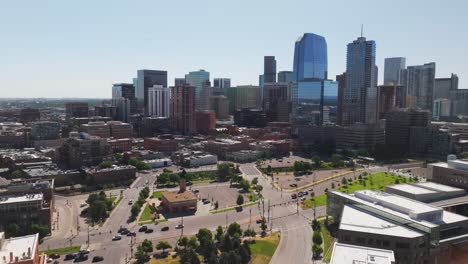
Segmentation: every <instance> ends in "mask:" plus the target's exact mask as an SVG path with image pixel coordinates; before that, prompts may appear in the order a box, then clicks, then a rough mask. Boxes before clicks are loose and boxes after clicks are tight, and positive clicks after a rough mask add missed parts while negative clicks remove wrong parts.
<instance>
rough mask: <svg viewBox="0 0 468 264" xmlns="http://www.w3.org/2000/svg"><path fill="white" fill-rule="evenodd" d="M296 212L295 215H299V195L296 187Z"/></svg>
mask: <svg viewBox="0 0 468 264" xmlns="http://www.w3.org/2000/svg"><path fill="white" fill-rule="evenodd" d="M296 195H297V197H296V210H297V211H296V212H297V215H299V193H298V192H297V187H296Z"/></svg>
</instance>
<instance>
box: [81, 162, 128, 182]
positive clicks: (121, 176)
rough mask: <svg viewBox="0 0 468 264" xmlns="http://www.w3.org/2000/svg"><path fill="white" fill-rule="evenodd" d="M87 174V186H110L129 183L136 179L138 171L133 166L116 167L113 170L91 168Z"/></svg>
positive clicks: (86, 170)
mask: <svg viewBox="0 0 468 264" xmlns="http://www.w3.org/2000/svg"><path fill="white" fill-rule="evenodd" d="M84 171H85V172H86V177H87V178H86V181H87V184H93V185H94V184H110V183H118V182H128V180H133V179H135V178H136V172H137V169H136V168H135V167H133V166H131V165H126V166H115V165H113V166H112V167H111V168H99V167H94V168H89V169H85V170H84Z"/></svg>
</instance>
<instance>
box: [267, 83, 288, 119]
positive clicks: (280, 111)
mask: <svg viewBox="0 0 468 264" xmlns="http://www.w3.org/2000/svg"><path fill="white" fill-rule="evenodd" d="M291 90H292V84H291V83H265V85H264V87H263V111H264V112H265V114H266V118H267V122H289V118H290V114H291Z"/></svg>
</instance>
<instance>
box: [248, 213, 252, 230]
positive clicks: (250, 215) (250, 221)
mask: <svg viewBox="0 0 468 264" xmlns="http://www.w3.org/2000/svg"><path fill="white" fill-rule="evenodd" d="M249 218H250V220H249V229H250V225H251V224H252V208H250V210H249Z"/></svg>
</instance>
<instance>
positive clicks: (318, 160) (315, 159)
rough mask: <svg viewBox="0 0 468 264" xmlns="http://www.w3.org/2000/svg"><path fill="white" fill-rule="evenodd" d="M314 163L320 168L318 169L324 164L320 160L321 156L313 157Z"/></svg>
mask: <svg viewBox="0 0 468 264" xmlns="http://www.w3.org/2000/svg"><path fill="white" fill-rule="evenodd" d="M312 161H313V162H314V164H315V167H317V168H318V167H320V163H321V162H322V159H321V158H320V156H318V155H314V156H313V157H312Z"/></svg>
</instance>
